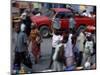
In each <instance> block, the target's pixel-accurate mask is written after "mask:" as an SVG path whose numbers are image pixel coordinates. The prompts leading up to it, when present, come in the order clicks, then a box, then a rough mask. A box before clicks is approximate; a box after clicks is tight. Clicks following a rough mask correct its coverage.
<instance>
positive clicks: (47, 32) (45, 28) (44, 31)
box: [40, 26, 50, 38]
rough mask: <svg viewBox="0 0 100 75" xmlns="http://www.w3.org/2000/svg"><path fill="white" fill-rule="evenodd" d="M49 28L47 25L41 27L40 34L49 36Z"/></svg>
mask: <svg viewBox="0 0 100 75" xmlns="http://www.w3.org/2000/svg"><path fill="white" fill-rule="evenodd" d="M49 32H50V30H49V28H48V27H47V26H42V27H40V34H41V36H42V37H43V38H47V37H48V36H49Z"/></svg>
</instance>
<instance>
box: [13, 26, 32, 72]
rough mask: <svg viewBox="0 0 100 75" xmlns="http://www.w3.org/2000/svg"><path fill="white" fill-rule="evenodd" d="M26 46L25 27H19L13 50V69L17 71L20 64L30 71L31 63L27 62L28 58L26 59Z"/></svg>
mask: <svg viewBox="0 0 100 75" xmlns="http://www.w3.org/2000/svg"><path fill="white" fill-rule="evenodd" d="M27 46H28V45H27V35H26V33H25V25H21V27H20V32H19V34H18V38H17V43H16V48H15V60H14V69H15V70H17V71H20V69H21V64H22V63H23V64H24V65H26V66H27V67H28V68H30V69H32V63H31V61H29V60H30V59H29V58H28V59H27V53H28V50H27ZM27 61H28V62H27Z"/></svg>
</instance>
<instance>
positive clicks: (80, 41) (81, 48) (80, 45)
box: [77, 30, 86, 66]
mask: <svg viewBox="0 0 100 75" xmlns="http://www.w3.org/2000/svg"><path fill="white" fill-rule="evenodd" d="M85 39H86V37H85V34H84V30H81V31H80V33H79V35H78V37H77V48H78V50H79V59H78V63H77V64H78V65H77V66H81V64H82V60H83V51H84V41H85Z"/></svg>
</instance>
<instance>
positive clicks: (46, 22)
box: [31, 8, 96, 37]
mask: <svg viewBox="0 0 100 75" xmlns="http://www.w3.org/2000/svg"><path fill="white" fill-rule="evenodd" d="M51 11H52V12H51V14H50V16H49V17H48V16H31V20H32V23H33V24H36V25H37V27H38V28H39V30H40V33H41V35H42V36H43V37H47V36H48V35H49V34H50V33H51V32H52V30H51V27H52V24H53V19H55V18H60V25H61V29H68V28H69V18H68V16H70V15H73V13H72V10H70V9H67V8H52V9H51ZM60 16H64V17H63V18H61V17H60ZM74 19H75V21H76V25H75V27H76V28H77V29H79V28H80V29H81V28H86V30H87V31H89V32H90V31H93V30H95V25H96V21H95V18H90V17H87V16H81V15H75V14H74Z"/></svg>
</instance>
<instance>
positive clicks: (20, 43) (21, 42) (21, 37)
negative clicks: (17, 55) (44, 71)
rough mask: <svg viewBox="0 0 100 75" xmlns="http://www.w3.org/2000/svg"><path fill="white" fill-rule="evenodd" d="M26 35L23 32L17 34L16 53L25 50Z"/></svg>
mask: <svg viewBox="0 0 100 75" xmlns="http://www.w3.org/2000/svg"><path fill="white" fill-rule="evenodd" d="M26 43H27V35H26V33H24V32H20V33H19V34H18V38H17V43H16V49H15V50H16V52H24V51H26V49H27V46H26Z"/></svg>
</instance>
